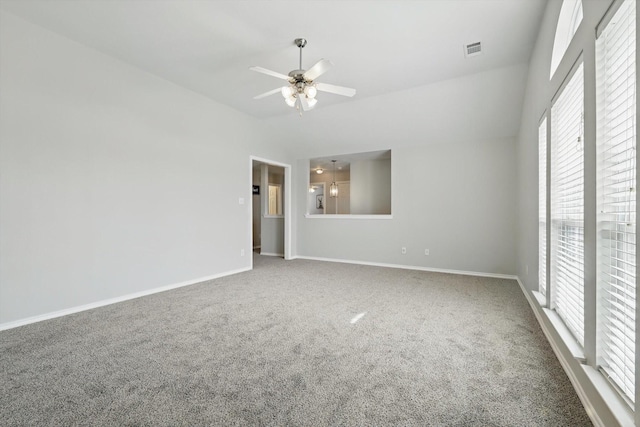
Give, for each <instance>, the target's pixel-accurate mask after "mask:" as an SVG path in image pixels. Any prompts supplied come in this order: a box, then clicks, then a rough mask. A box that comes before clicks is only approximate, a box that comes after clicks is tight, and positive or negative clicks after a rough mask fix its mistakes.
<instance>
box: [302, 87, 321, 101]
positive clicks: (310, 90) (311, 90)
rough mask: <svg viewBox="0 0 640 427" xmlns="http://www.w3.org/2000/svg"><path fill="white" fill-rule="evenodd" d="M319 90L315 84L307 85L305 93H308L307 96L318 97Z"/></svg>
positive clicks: (310, 97)
mask: <svg viewBox="0 0 640 427" xmlns="http://www.w3.org/2000/svg"><path fill="white" fill-rule="evenodd" d="M317 93H318V90H317V89H316V88H315V87H314V86H305V87H304V94H305V95H307V98H309V99H313V98H315V97H316V94H317Z"/></svg>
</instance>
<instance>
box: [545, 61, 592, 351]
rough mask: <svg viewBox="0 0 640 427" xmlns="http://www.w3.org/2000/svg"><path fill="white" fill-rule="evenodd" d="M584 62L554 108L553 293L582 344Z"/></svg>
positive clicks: (558, 308) (556, 305)
mask: <svg viewBox="0 0 640 427" xmlns="http://www.w3.org/2000/svg"><path fill="white" fill-rule="evenodd" d="M583 82H584V77H583V64H582V63H581V64H580V65H579V66H578V68H577V69H576V71H575V73H574V75H573V76H572V77H571V79H570V80H569V82H568V83H567V85H566V86H565V87H564V89H563V90H562V92H561V94H560V95H559V96H558V97H557V99H556V100H555V102H554V103H553V105H552V107H551V158H552V163H551V186H550V187H551V258H550V259H551V283H552V284H553V292H552V295H551V297H552V298H551V302H552V307H553V308H554V309H555V310H556V311H557V313H558V315H559V316H560V318H561V319H562V320H563V321H564V323H565V324H566V326H567V328H568V329H569V330H570V331H571V333H572V334H573V335H574V336H575V338H576V339H577V341H578V342H579V343H580V344H581V345H584V150H583V145H584V138H583V109H584V108H583V106H584V83H583Z"/></svg>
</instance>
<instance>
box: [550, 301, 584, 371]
mask: <svg viewBox="0 0 640 427" xmlns="http://www.w3.org/2000/svg"><path fill="white" fill-rule="evenodd" d="M542 311H543V312H544V314H546V315H547V318H548V319H549V321H550V322H551V324H552V325H553V327H554V329H555V330H556V332H557V333H558V335H560V338H561V339H562V341H563V342H564V343H565V345H566V346H567V348H568V349H569V351H570V352H571V356H572V357H573V358H574V359H576V360H577V361H578V362H580V363H582V364H584V363H585V362H586V361H587V359H586V357H585V355H584V350H583V349H582V346H581V345H580V343H578V342H577V341H576V339H575V337H574V336H573V334H571V332H570V331H569V329H568V328H567V327H566V326H565V324H564V322H563V321H562V319H561V318H560V316H559V315H558V313H556V312H555V311H553V310H550V309H548V308H543V309H542Z"/></svg>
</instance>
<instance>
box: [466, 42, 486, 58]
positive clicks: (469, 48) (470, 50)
mask: <svg viewBox="0 0 640 427" xmlns="http://www.w3.org/2000/svg"><path fill="white" fill-rule="evenodd" d="M481 53H482V45H481V44H480V42H475V43H469V44H468V45H465V47H464V56H466V57H467V58H468V57H470V56H476V55H480V54H481Z"/></svg>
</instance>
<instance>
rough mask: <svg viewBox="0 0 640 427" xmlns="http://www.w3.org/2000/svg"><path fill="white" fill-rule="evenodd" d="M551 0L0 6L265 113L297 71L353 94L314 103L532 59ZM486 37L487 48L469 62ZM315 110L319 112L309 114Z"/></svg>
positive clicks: (40, 0) (271, 111)
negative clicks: (322, 65) (315, 68)
mask: <svg viewBox="0 0 640 427" xmlns="http://www.w3.org/2000/svg"><path fill="white" fill-rule="evenodd" d="M546 1H547V0H425V1H402V0H393V1H363V0H359V1H347V0H342V1H302V0H299V1H293V0H291V1H256V0H253V1H238V0H235V1H209V0H198V1H196V0H164V1H142V0H140V1H136V0H131V1H106V0H30V1H24V0H1V2H0V8H1V9H2V10H4V11H8V12H9V13H12V14H14V15H17V16H19V17H21V18H23V19H25V20H27V21H30V22H33V23H35V24H38V25H40V26H42V27H44V28H47V29H49V30H52V31H54V32H56V33H59V34H62V35H64V36H67V37H69V38H71V39H73V40H75V41H77V42H79V43H81V44H84V45H86V46H90V47H93V48H95V49H97V50H98V51H101V52H103V53H105V54H107V55H110V56H113V57H116V58H119V59H120V60H122V61H125V62H127V63H129V64H132V65H134V66H136V67H138V68H141V69H143V70H145V71H147V72H149V73H152V74H155V75H157V76H160V77H162V78H165V79H167V80H169V81H171V82H174V83H175V84H178V85H180V86H183V87H185V88H188V89H190V90H193V91H195V92H198V93H201V94H203V95H204V96H207V97H209V98H211V99H213V100H215V101H217V102H219V103H222V104H225V105H228V106H230V107H232V108H234V109H236V110H239V111H242V112H244V113H246V114H249V115H252V116H254V117H257V118H269V117H274V116H280V115H283V114H292V111H291V108H289V107H287V106H286V104H285V103H284V101H283V99H282V97H281V96H280V95H279V94H276V95H273V96H271V97H268V98H265V99H261V100H254V99H252V98H253V96H255V95H258V94H260V93H263V92H266V91H268V90H270V89H274V88H276V87H278V86H281V85H282V84H281V82H282V81H281V80H278V79H275V78H273V77H269V76H266V75H262V74H258V73H255V72H252V71H250V70H249V67H250V66H253V65H259V66H262V67H265V68H269V69H272V70H275V71H278V72H281V73H283V74H286V73H288V72H289V71H290V70H292V69H296V68H298V49H297V48H296V47H295V45H294V43H293V40H294V39H295V38H297V37H304V38H306V39H307V40H308V45H307V47H305V49H304V51H303V68H309V67H310V66H311V65H313V64H314V63H315V62H316V61H318V60H319V59H321V58H326V59H330V60H331V61H332V62H333V63H334V68H333V69H331V70H330V71H329V72H327V73H326V74H325V75H323V76H322V77H320V78H319V79H318V81H322V82H326V83H332V84H337V85H341V86H348V87H353V88H356V89H357V94H356V96H355V97H354V98H345V97H341V96H338V95H334V94H329V93H320V94H319V95H318V97H317V98H318V105H317V107H316V109H326V108H329V106H331V105H334V104H338V103H349V102H355V101H357V100H362V99H365V98H369V97H374V96H379V95H386V94H389V93H392V92H397V91H402V90H406V89H410V88H413V87H417V86H423V85H427V84H431V83H434V82H438V81H442V80H445V79H452V78H456V77H461V76H466V75H470V74H475V73H480V72H482V71H487V70H490V69H496V68H500V67H506V66H510V65H514V64H521V63H526V62H527V61H528V60H529V57H530V55H531V51H532V48H533V44H534V41H535V38H536V35H537V31H538V28H539V25H540V21H541V18H542V13H543V10H544V7H545V5H546ZM476 41H481V42H482V45H483V51H484V53H483V54H482V55H479V56H476V57H473V58H468V59H467V58H465V56H464V51H463V47H464V45H465V44H467V43H472V42H476ZM309 114H311V113H309Z"/></svg>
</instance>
